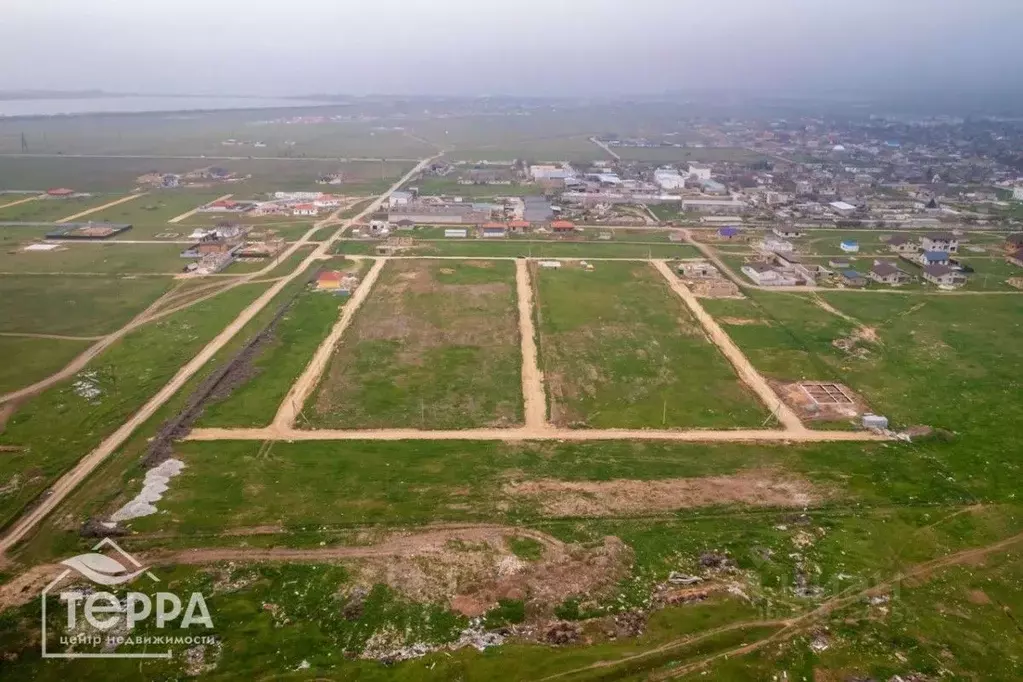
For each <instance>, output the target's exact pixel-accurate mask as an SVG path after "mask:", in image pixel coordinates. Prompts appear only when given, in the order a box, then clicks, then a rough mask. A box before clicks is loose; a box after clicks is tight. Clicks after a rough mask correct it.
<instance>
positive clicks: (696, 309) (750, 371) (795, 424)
mask: <svg viewBox="0 0 1023 682" xmlns="http://www.w3.org/2000/svg"><path fill="white" fill-rule="evenodd" d="M654 267H655V268H657V271H658V272H660V273H661V275H663V276H664V279H665V280H667V282H668V286H670V287H671V289H672V291H674V292H675V293H676V294H678V296H679V298H681V299H682V301H683V302H684V303H685V304H686V306H687V307H688V308H689V309H690V310H691V311H692V313H693V315H695V316H696V319H697V320H699V321H700V324H701V325H703V328H704V330H705V331H706V332H707V334H708V335H709V336H710V338H711V340H712V341H713V342H714V344H715V345H716V346H717V347H718V348H719V349H721V352H722V353H723V354H724V356H725V358H727V359H728V361H729V362H730V363H732V366H733V367H735V371H736V372H737V373H738V375H739V378H740V379H742V380H743V382H744V383H745V384H746V385H747V386H749V387H750V388H751V389H753V392H754V393H756V394H757V395H758V396H759V397H760V399H761V400H762V401H763V402H764V404H765V405H767V409H769V410H771V411H772V412H773V413H774V416H775V417H776V418H777V419H778V421H779V422H780V423H781V424H782V426H784V427H785V428H786V429H787V430H789V431H797V432H798V431H805V430H806V427H805V426H803V422H801V421H800V420H799V417H797V416H796V413H795V412H793V411H792V409H791V408H789V406H788V405H786V404H785V403H783V402H782V400H781V398H779V397H778V394H777V393H775V392H774V389H773V388H771V386H770V385H769V384H768V383H767V380H765V379H764V377H762V376H761V375H760V372H758V371H757V370H756V368H755V367H753V365H752V364H751V363H750V361H749V359H747V357H746V355H745V354H744V353H743V352H742V351H741V350H739V347H738V346H736V345H735V342H733V341H732V338H731V337H730V336H728V334H727V333H725V330H724V329H722V328H721V325H719V324H718V323H717V321H716V320H715V319H714V318H713V317H711V316H710V314H709V313H708V312H707V311H706V310H704V308H703V306H702V305H700V301H699V300H698V299H697V298H696V296H694V295H693V292H691V291H689V289H688V288H687V287H686V286H685V285H684V284H682V282H681V281H680V280H679V278H678V277H676V276H675V274H674V273H673V272H672V271H671V268H669V267H668V264H667V263H666V262H665V261H663V260H658V261H654Z"/></svg>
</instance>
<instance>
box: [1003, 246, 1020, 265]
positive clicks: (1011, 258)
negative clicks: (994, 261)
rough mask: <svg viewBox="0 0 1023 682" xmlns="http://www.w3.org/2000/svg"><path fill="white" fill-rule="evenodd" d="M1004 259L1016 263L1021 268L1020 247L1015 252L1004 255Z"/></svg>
mask: <svg viewBox="0 0 1023 682" xmlns="http://www.w3.org/2000/svg"><path fill="white" fill-rule="evenodd" d="M1005 260H1006V262H1008V263H1012V264H1013V265H1017V266H1019V267H1021V268H1023V249H1020V250H1019V251H1016V252H1015V253H1010V254H1009V255H1008V256H1006V257H1005Z"/></svg>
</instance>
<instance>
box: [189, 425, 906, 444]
mask: <svg viewBox="0 0 1023 682" xmlns="http://www.w3.org/2000/svg"><path fill="white" fill-rule="evenodd" d="M186 440H201V441H215V440H260V441H263V440H287V441H293V440H303V441H314V440H499V441H508V442H517V441H528V440H568V441H597V440H658V441H681V442H693V443H701V442H720V443H730V442H751V443H753V442H762V443H772V442H773V443H818V442H827V441H887V440H892V439H891V438H889V437H887V436H882V435H877V434H875V433H872V432H869V431H811V430H810V429H799V430H795V429H794V430H790V431H783V430H779V429H776V430H771V429H735V430H731V431H712V430H706V431H704V430H699V429H690V430H685V431H683V430H680V431H658V430H655V429H600V430H597V429H593V430H590V429H558V428H553V427H544V428H540V429H531V428H524V427H523V428H515V429H465V430H461V431H439V430H438V431H423V430H420V429H363V430H356V429H353V430H332V429H317V430H309V431H306V430H301V429H287V428H276V427H273V426H271V427H268V428H262V429H194V430H193V431H192V432H191V433H190V434H189V435H188V437H187V438H186Z"/></svg>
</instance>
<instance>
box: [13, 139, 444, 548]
mask: <svg viewBox="0 0 1023 682" xmlns="http://www.w3.org/2000/svg"><path fill="white" fill-rule="evenodd" d="M436 158H437V157H436V156H435V157H430V158H428V159H424V160H422V161H420V162H419V164H418V165H416V167H415V168H413V169H412V170H410V171H409V172H408V173H406V174H405V175H404V176H402V178H401V179H400V180H398V181H397V182H395V183H394V184H393V185H392V186H391V187H389V188H388V189H387V190H386V191H385V192H384V193H383V194H381V195H380V196H379V197H377V199H376V200H375V201H373V203H371V204H369V205H368V206H366V208H365V209H364V210H363V211H362V212H361V213H360V214H359V215H357V216H355V217H354V218H351V219H349V220H347V221H345V223H344V225H345V226H349V225H352V224H353V223H355V222H356V221H358V220H361V219H362V218H363V217H364V216H366V215H369V214H371V213H373V212H374V211H376V210H377V209H378V208H379V207H380V205H381V204H382V203H383V202H384V200H385V199H386V198H387V197H388V196H390V194H391V193H392V192H394V191H396V190H398V189H399V188H400V187H401V186H402V185H403V184H404V183H405V182H407V181H408V180H410V179H411V178H413V177H415V175H416V174H418V173H419V172H420V171H421V170H422V169H423V168H425V167H426V166H427V165H428V164H429V163H431V162H432V161H433V160H434V159H436ZM337 213H338V212H335V213H334V214H332V215H331V216H330V217H329V218H327V219H325V220H322V221H320V222H318V223H316V224H315V225H313V227H312V228H311V229H310V230H309V231H308V232H307V233H306V234H305V236H303V238H302V240H301V241H299V242H295V243H294V244H292V247H291V248H290V249H289V250H288V252H287V253H288V254H289V255H290V253H294V251H295V250H297V249H298V248H299V246H301V245H303V244H306V243H307V240H308V239H309V238H310V237H311V236H312V235H313V233H314V232H316V231H317V230H319V229H320V228H322V227H324V226H326V225H329V224H331V223H332V222H334V221H335V220H336V216H337ZM337 237H338V235H337V234H335V235H333V236H331V238H330V239H328V240H326V241H324V242H321V243H320V244H319V246H317V248H316V249H314V250H313V252H312V253H310V254H309V256H307V257H306V258H305V260H303V261H302V263H300V264H299V265H298V267H296V268H295V270H294V271H293V272H292V273H291V274H290V275H287V276H285V277H283V278H281V280H280V281H279V282H277V283H276V284H274V285H273V286H271V287H270V288H269V289H267V291H266V292H264V293H263V294H262V295H261V296H260V297H259V298H257V299H256V300H255V301H254V302H253V303H251V304H250V305H249V306H248V307H246V308H245V310H243V311H242V312H241V313H240V314H239V315H238V317H236V318H235V319H234V320H233V321H231V322H230V323H229V324H228V325H227V327H226V328H225V329H224V330H223V331H222V332H220V333H219V334H218V335H217V336H216V338H214V339H213V340H212V341H210V342H209V343H208V344H207V345H206V347H205V348H203V349H202V350H201V351H200V352H199V353H198V355H196V356H195V357H194V358H192V360H190V361H189V362H188V363H186V364H185V365H184V366H183V367H182V368H181V369H180V370H178V372H177V374H175V375H174V377H173V378H172V379H171V380H170V382H168V383H167V385H165V386H164V387H163V388H161V389H160V390H159V392H157V394H156V395H154V396H153V397H152V398H150V399H149V400H148V401H147V402H146V404H145V405H144V406H143V407H142V409H140V410H139V411H138V412H136V413H135V414H134V415H132V417H131V418H130V419H129V420H128V421H127V422H125V423H124V424H123V425H122V426H121V427H120V428H118V429H117V430H116V431H115V432H114V433H112V434H111V435H109V436H108V437H107V438H105V439H104V440H103V442H102V443H100V444H99V446H98V447H97V448H96V449H95V450H93V451H92V452H90V453H88V454H87V455H86V456H85V457H83V458H82V459H81V460H79V461H78V464H76V465H75V466H74V467H73V468H72V469H71V470H70V471H68V472H66V473H65V474H64V475H63V476H61V477H60V478H59V479H58V480H57V482H56V483H54V484H53V486H52V487H51V488H50V489H49V490H47V491H46V492H45V493H43V494H42V495H40V497H39V498H38V504H36V506H35V507H33V508H32V509H30V510H28V511H27V512H26V513H25V514H24V515H23V516H22V517H21V518H20V519H18V521H16V522H15V523H14V524H13V525H12V526H11V527H10V528H8V529H7V531H6V532H5V533H4V534H3V536H2V537H0V558H2V556H3V555H4V554H6V553H7V552H8V551H9V550H10V549H11V547H13V546H14V545H15V544H16V543H17V542H18V541H19V540H21V539H22V538H23V537H25V535H27V534H28V532H29V531H30V530H32V529H33V528H34V527H35V526H36V525H37V524H38V523H39V522H41V521H42V520H43V519H44V518H46V516H47V515H49V513H50V512H52V511H53V510H54V509H55V508H56V507H57V506H58V505H59V504H60V503H61V502H63V501H64V498H65V497H67V496H68V495H69V494H70V493H71V492H72V491H73V490H74V489H75V488H76V487H78V484H79V483H81V482H82V481H83V480H84V479H85V478H86V477H87V476H88V475H89V474H90V473H92V472H93V471H94V470H95V469H96V467H98V466H99V465H100V464H101V463H102V462H103V461H104V460H105V459H106V458H107V457H109V456H110V455H111V454H113V453H114V451H115V450H117V448H119V447H120V446H121V445H122V444H123V443H124V442H125V441H127V440H128V438H129V437H130V436H131V434H132V433H134V432H135V429H137V428H139V427H140V426H142V425H143V424H144V423H145V422H146V421H147V420H148V419H149V418H150V417H152V416H153V415H154V414H155V413H156V411H157V410H159V409H160V408H161V407H162V406H163V405H164V404H165V403H166V402H167V401H168V400H170V399H171V398H172V397H173V396H174V394H175V393H177V392H178V391H179V390H181V388H182V387H183V386H184V385H185V383H186V382H187V381H188V380H189V379H191V378H192V377H193V376H194V375H195V374H196V373H197V372H198V371H199V370H200V369H202V367H203V365H205V364H206V363H207V362H209V360H210V359H211V358H212V357H213V356H214V355H216V354H217V353H218V352H220V351H221V350H222V349H223V348H224V346H226V345H227V344H228V343H229V342H230V341H231V339H232V338H234V336H235V335H236V334H237V333H238V332H239V331H241V329H242V328H243V327H244V326H245V325H246V324H248V322H249V321H250V320H251V319H252V318H254V317H255V316H256V315H257V314H259V312H260V311H261V310H262V309H263V308H265V307H266V306H267V304H269V303H270V301H272V300H273V299H274V297H275V296H277V294H279V293H280V292H281V290H282V289H283V288H284V287H285V286H287V284H288V282H290V281H291V280H293V279H295V278H296V277H298V276H299V275H301V274H302V273H303V272H304V271H305V269H306V267H308V266H309V265H310V264H311V263H313V262H314V261H316V260H318V259H320V258H322V257H323V256H324V255H326V254H328V253H329V252H330V248H331V246H332V245H333V243H334V241H335V239H337ZM282 260H283V259H282ZM273 267H275V266H274V265H273V264H272V263H271V264H270V265H268V266H267V267H266V268H264V270H269V269H272V268H273ZM264 274H265V272H263V270H261V271H259V272H256V273H252V276H251V277H250V278H251V279H254V278H256V277H257V276H260V275H264ZM111 336H113V335H111ZM108 338H110V337H108ZM105 342H106V339H104V341H100V342H99V344H97V346H98V345H100V344H103V343H105ZM111 343H112V341H111ZM107 345H109V343H108V344H107ZM90 350H91V349H90ZM87 352H88V351H87ZM95 354H98V351H97V353H94V355H95ZM83 366H84V363H83ZM72 374H73V372H72Z"/></svg>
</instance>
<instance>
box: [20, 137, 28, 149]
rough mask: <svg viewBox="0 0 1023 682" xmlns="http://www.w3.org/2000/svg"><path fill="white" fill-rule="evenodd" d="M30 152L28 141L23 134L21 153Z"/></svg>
mask: <svg viewBox="0 0 1023 682" xmlns="http://www.w3.org/2000/svg"><path fill="white" fill-rule="evenodd" d="M26 152H28V140H27V139H26V138H25V133H22V134H21V153H22V154H24V153H26Z"/></svg>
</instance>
